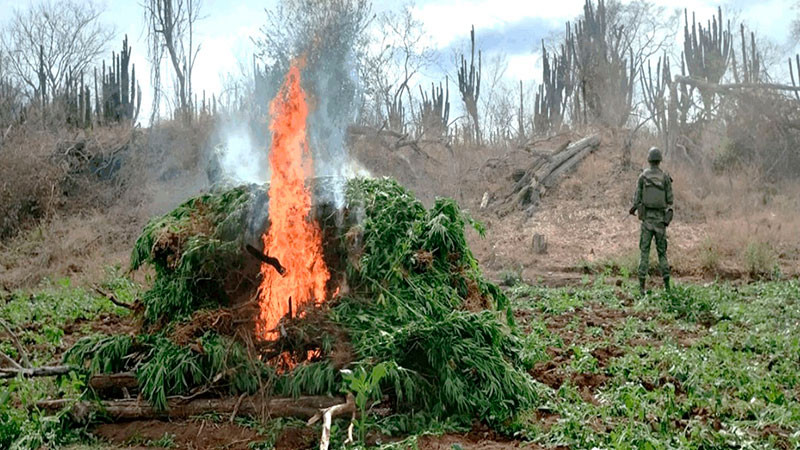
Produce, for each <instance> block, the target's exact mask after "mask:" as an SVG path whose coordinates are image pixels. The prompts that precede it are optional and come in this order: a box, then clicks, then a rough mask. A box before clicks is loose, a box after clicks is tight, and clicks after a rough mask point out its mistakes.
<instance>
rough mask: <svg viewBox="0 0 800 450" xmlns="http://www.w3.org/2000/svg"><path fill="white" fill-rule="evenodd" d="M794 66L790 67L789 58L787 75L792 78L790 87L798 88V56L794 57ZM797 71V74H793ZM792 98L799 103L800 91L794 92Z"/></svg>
mask: <svg viewBox="0 0 800 450" xmlns="http://www.w3.org/2000/svg"><path fill="white" fill-rule="evenodd" d="M794 58H795V66H794V67H792V58H789V75H790V76H791V78H792V86H794V87H795V88H798V84H800V54H797V55H795V57H794ZM795 69H797V72H795ZM795 73H796V74H797V78H795ZM794 97H795V98H796V99H797V100H798V101H800V91H798V90H795V91H794Z"/></svg>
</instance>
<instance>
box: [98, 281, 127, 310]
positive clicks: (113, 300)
mask: <svg viewBox="0 0 800 450" xmlns="http://www.w3.org/2000/svg"><path fill="white" fill-rule="evenodd" d="M92 288H93V289H94V291H95V292H97V293H98V294H100V295H102V296H103V297H105V298H107V299H108V300H109V301H110V302H111V303H113V304H115V305H117V306H119V307H120V308H126V309H130V310H134V309H136V308H135V307H134V306H133V305H131V304H129V303H125V302H121V301H119V300H117V297H116V296H115V295H114V294H112V293H110V292H106V291H104V290H102V289H100V287H99V286H92Z"/></svg>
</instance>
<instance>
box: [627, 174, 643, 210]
mask: <svg viewBox="0 0 800 450" xmlns="http://www.w3.org/2000/svg"><path fill="white" fill-rule="evenodd" d="M641 205H642V177H641V175H640V176H639V179H638V180H636V192H634V194H633V206H631V209H630V211H628V212H629V213H631V214H634V213H636V210H637V209H639V208H640V207H641Z"/></svg>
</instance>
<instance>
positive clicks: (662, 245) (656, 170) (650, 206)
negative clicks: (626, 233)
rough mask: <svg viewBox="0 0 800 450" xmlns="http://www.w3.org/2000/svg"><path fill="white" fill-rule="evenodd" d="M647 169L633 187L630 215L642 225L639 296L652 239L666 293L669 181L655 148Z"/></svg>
mask: <svg viewBox="0 0 800 450" xmlns="http://www.w3.org/2000/svg"><path fill="white" fill-rule="evenodd" d="M647 161H648V162H649V163H650V167H648V168H647V169H645V170H644V171H643V172H642V174H641V175H639V180H638V181H637V183H636V194H634V196H633V207H632V208H631V209H630V213H631V214H636V213H637V212H638V216H639V220H641V221H642V228H641V234H640V236H639V250H640V251H641V255H640V256H639V292H640V293H641V294H644V291H645V289H644V288H645V280H646V279H647V273H648V271H649V263H650V242H651V241H652V240H653V238H655V241H656V250H657V251H658V266H659V269H660V270H661V276H662V277H664V288H665V289H666V290H667V291H669V288H670V285H669V277H670V269H669V262H668V261H667V226H669V224H670V222H672V215H673V211H672V200H673V199H672V178H671V177H670V176H669V174H668V173H666V172H664V171H663V170H661V168H660V167H659V164H660V163H661V150H659V149H658V148H656V147H653V148H651V149H650V151H649V152H648V154H647Z"/></svg>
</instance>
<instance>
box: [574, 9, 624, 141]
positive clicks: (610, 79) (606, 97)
mask: <svg viewBox="0 0 800 450" xmlns="http://www.w3.org/2000/svg"><path fill="white" fill-rule="evenodd" d="M583 10H584V15H583V19H581V20H580V21H578V24H577V26H575V32H574V33H572V32H571V31H570V29H569V28H568V29H567V39H566V40H567V46H568V48H569V51H570V53H571V58H572V61H571V63H572V66H573V67H574V70H575V73H576V80H575V84H576V86H575V87H576V88H578V90H577V95H576V100H575V102H576V108H575V109H576V111H575V112H576V116H577V117H576V118H580V111H579V110H580V106H581V103H582V106H583V122H584V123H590V122H592V123H593V122H600V123H601V124H604V125H609V126H622V125H624V124H625V122H626V121H627V120H628V117H629V116H630V113H631V111H632V109H633V85H634V82H635V79H634V78H635V73H636V72H635V70H636V67H635V66H636V65H635V64H634V63H633V50H632V48H630V47H629V46H628V48H626V46H625V45H623V43H622V42H623V38H624V34H623V28H622V26H613V25H609V24H608V16H609V14H608V11H607V10H606V6H605V1H604V0H598V2H597V7H596V8H595V7H594V6H593V3H592V0H586V3H585V5H584V8H583ZM626 51H627V52H628V54H627V55H626Z"/></svg>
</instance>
